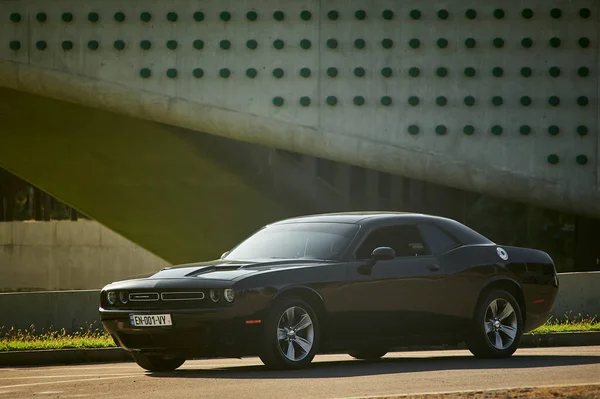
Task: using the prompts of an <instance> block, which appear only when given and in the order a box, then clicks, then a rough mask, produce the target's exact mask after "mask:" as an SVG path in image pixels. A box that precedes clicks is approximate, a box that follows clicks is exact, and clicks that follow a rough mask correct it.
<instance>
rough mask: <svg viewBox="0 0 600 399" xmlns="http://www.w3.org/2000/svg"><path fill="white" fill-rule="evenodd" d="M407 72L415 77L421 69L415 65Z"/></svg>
mask: <svg viewBox="0 0 600 399" xmlns="http://www.w3.org/2000/svg"><path fill="white" fill-rule="evenodd" d="M408 74H409V75H410V76H411V77H413V78H416V77H417V76H419V75H420V74H421V70H420V69H419V68H417V67H412V68H410V69H409V70H408Z"/></svg>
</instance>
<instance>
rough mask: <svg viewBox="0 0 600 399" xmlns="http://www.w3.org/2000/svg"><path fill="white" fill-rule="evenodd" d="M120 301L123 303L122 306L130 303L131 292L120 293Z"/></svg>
mask: <svg viewBox="0 0 600 399" xmlns="http://www.w3.org/2000/svg"><path fill="white" fill-rule="evenodd" d="M119 301H121V303H122V304H126V303H127V302H129V292H126V291H121V292H119Z"/></svg>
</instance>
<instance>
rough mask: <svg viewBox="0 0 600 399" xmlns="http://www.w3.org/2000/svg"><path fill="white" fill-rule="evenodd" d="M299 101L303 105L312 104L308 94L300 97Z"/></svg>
mask: <svg viewBox="0 0 600 399" xmlns="http://www.w3.org/2000/svg"><path fill="white" fill-rule="evenodd" d="M299 102H300V105H302V106H303V107H308V106H309V105H310V98H309V97H307V96H303V97H300V101H299Z"/></svg>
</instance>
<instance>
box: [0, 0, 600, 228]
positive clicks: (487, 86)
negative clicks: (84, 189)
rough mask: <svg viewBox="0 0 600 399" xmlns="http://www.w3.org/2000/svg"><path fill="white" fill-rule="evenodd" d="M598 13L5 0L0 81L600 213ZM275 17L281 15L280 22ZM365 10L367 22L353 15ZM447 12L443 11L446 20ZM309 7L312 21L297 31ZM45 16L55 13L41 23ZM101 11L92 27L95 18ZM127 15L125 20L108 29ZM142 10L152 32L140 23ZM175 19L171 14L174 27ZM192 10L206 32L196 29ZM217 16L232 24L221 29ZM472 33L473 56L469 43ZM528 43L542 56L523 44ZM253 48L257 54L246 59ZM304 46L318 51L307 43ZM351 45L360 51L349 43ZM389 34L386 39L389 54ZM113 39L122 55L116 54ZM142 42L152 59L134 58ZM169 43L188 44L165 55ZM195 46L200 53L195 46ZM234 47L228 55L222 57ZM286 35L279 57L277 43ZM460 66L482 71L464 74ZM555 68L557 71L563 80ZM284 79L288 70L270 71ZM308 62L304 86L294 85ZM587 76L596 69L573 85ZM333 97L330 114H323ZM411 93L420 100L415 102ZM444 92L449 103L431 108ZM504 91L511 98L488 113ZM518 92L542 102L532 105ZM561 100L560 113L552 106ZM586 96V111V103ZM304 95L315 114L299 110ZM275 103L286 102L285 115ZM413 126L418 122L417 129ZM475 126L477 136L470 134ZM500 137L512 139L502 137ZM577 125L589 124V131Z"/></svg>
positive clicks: (546, 4) (315, 1)
mask: <svg viewBox="0 0 600 399" xmlns="http://www.w3.org/2000/svg"><path fill="white" fill-rule="evenodd" d="M598 4H599V3H598V2H597V1H595V0H573V1H566V0H553V1H548V0H531V1H528V2H527V4H525V3H523V2H521V1H517V0H511V1H495V2H490V1H487V2H481V1H474V0H460V1H458V0H457V1H453V2H440V1H438V0H428V1H422V0H420V1H417V0H407V1H402V2H397V1H396V2H394V1H390V0H377V1H371V0H369V1H367V0H352V1H346V0H344V1H342V0H303V1H294V0H287V1H281V0H252V1H244V2H235V1H223V0H211V1H203V2H201V3H197V4H196V3H191V2H189V1H187V0H174V1H171V2H168V3H165V2H161V1H152V0H149V1H141V0H136V1H127V2H91V1H87V2H81V1H79V0H78V1H74V0H70V1H69V0H66V1H47V0H31V1H3V2H0V19H2V21H5V22H3V23H2V24H1V25H0V37H3V38H5V41H4V42H3V44H2V45H1V46H0V86H2V87H6V88H9V89H13V90H19V91H23V92H27V93H33V94H37V95H41V96H46V97H51V98H55V99H62V100H66V101H71V102H75V103H79V104H82V105H85V106H91V107H98V108H102V109H104V110H108V111H111V112H116V113H122V114H126V115H130V116H134V117H138V118H142V119H148V120H151V121H158V122H162V123H167V124H172V125H177V126H181V127H185V128H189V129H192V130H196V131H200V132H207V133H211V134H216V135H221V136H226V137H231V138H234V139H238V140H243V141H248V142H254V143H258V144H263V145H267V146H270V147H275V148H282V149H287V150H292V151H297V152H301V153H305V154H309V155H313V156H319V157H323V158H329V159H332V160H337V161H341V162H346V163H351V164H357V165H360V166H365V167H368V168H371V169H375V170H382V171H388V172H390V173H395V174H399V175H403V176H411V177H413V178H416V179H419V180H424V181H429V182H434V183H439V184H444V185H450V186H453V187H457V188H462V189H466V190H470V191H476V192H482V193H486V194H489V195H494V196H498V197H505V198H509V199H513V200H519V201H525V202H529V203H534V204H539V205H542V206H545V207H552V208H556V209H563V210H569V211H572V212H576V213H586V214H588V215H591V216H595V217H597V216H599V215H600V191H599V181H600V180H599V179H600V173H598V170H599V169H598V168H599V163H598V152H599V151H600V146H599V141H598V134H597V133H598V123H599V119H598V44H599V41H598V29H599V28H598V27H599V26H600V23H599V15H600V14H599V7H598ZM525 8H531V9H532V10H533V16H532V17H531V18H526V17H524V16H523V9H525ZM468 9H473V10H474V11H475V13H473V15H470V14H468V13H466V11H467V10H468ZM497 9H501V10H500V11H501V14H498V13H497ZM553 9H558V12H556V11H551V10H553ZM276 10H279V11H282V12H283V13H284V14H285V18H284V20H282V21H278V20H276V19H275V18H274V17H273V13H274V11H276ZM358 10H363V11H365V12H366V18H364V19H360V18H357V17H356V14H355V13H356V11H358ZM385 10H390V11H392V13H393V15H392V13H389V12H386V11H385ZM440 10H444V11H447V12H448V17H447V18H440V17H439V16H438V12H439V11H440ZM248 11H255V12H257V14H258V18H257V20H256V21H251V20H249V19H248V18H247V17H246V13H247V12H248ZM302 11H309V12H311V15H312V17H311V18H310V19H309V20H304V19H302V18H301V17H300V15H301V12H302ZM330 11H336V12H337V13H338V14H337V15H338V17H336V18H334V17H332V16H331V14H330ZM41 12H45V13H46V15H47V18H46V19H45V20H43V21H41V20H39V19H38V14H39V13H41ZM90 12H96V13H98V19H97V20H95V19H92V20H89V19H88V18H89V14H88V13H90ZM117 12H122V13H123V15H124V17H125V18H124V19H123V20H119V19H118V18H115V15H116V13H117ZM142 12H148V13H149V15H150V16H151V20H150V21H146V22H145V21H143V20H142V19H141V18H140V15H141V13H142ZM169 12H175V13H177V20H174V19H171V20H169V19H168V18H167V15H168V13H169ZM197 12H202V16H203V18H202V19H201V20H199V19H198V20H195V19H194V15H195V13H197ZM222 12H230V13H231V19H230V20H223V19H221V18H220V15H221V13H222ZM63 13H71V16H72V20H71V19H68V18H67V20H65V19H63V18H62V16H63ZM388 14H389V15H388ZM13 15H14V16H15V17H14V18H13V17H12V16H13ZM66 15H69V14H66ZM386 15H388V16H389V18H385V16H386ZM11 18H13V19H12V20H11ZM468 38H473V39H475V41H476V45H475V47H473V48H470V47H469V46H468V45H466V44H465V41H466V40H467V39H468ZM524 38H530V39H531V40H532V43H533V45H532V46H527V45H525V46H524V45H522V39H524ZM553 38H558V39H559V40H560V43H558V42H557V41H556V40H551V39H553ZM581 38H584V41H583V42H581V41H580V39H581ZM248 39H252V40H256V41H257V43H258V47H257V48H256V49H251V48H249V47H248V46H247V43H246V41H247V40H248ZM303 39H307V40H310V41H311V44H312V45H311V47H310V48H307V49H304V48H302V46H301V44H300V43H301V40H303ZM330 39H335V40H336V41H337V46H330V45H329V43H331V42H330V41H329V40H330ZM356 39H362V40H364V41H365V43H366V45H365V46H364V47H363V48H359V47H357V46H355V44H354V43H355V40H356ZM384 39H391V40H392V42H393V45H392V46H391V47H388V48H386V47H384V46H383V45H382V41H383V40H384ZM412 39H418V40H419V42H420V45H419V46H418V48H413V47H411V45H410V43H411V40H412ZM438 39H446V40H447V46H440V45H438ZM495 39H501V40H502V41H501V42H500V41H495ZM119 40H122V41H123V44H124V47H123V48H121V47H119V46H118V45H116V44H115V43H120V42H119ZM144 40H148V41H150V42H151V48H149V49H147V50H145V49H143V48H142V47H141V43H142V42H143V41H144ZM169 40H173V41H176V42H177V47H176V48H175V47H172V48H169V47H167V41H169ZM196 40H202V43H203V46H202V47H199V46H196V47H195V46H194V41H196ZM224 40H228V41H229V42H230V46H222V43H223V42H222V41H224ZM276 40H282V41H283V43H284V46H283V48H281V49H278V48H276V46H275V45H274V42H275V41H276ZM585 40H589V44H586V43H587V42H586V41H585ZM93 41H97V42H98V47H97V48H96V47H95V46H93V45H91V44H92V43H94V42H93ZM90 42H91V43H90ZM11 43H12V44H11ZM498 43H500V44H498ZM581 43H584V44H583V45H582V44H581ZM65 44H68V45H69V46H71V45H72V48H71V47H69V46H66V47H65ZM467 67H472V68H474V69H475V71H476V72H475V75H474V76H467V75H465V73H464V70H465V68H467ZM523 67H527V68H531V70H532V74H531V76H523V74H522V72H521V70H522V68H523ZM552 67H556V68H558V69H559V70H560V71H559V72H560V73H559V74H558V75H556V74H554V75H552V73H553V72H551V71H553V70H554V69H552V70H551V68H552ZM224 68H227V69H228V70H229V73H230V75H227V74H223V72H224ZM249 68H254V69H256V70H257V75H256V76H255V77H250V76H248V75H247V70H248V69H249ZM276 68H281V69H282V70H283V76H275V75H274V74H273V72H274V71H275V70H276ZM302 68H309V69H310V70H311V74H310V76H308V77H304V76H302V75H300V70H301V69H302ZM329 68H337V71H338V73H337V75H335V76H333V75H331V74H328V69H329ZM355 68H364V70H365V73H364V75H360V76H356V74H355ZM383 68H391V71H392V72H391V75H389V76H387V77H386V76H382V73H381V71H382V69H383ZM412 68H418V69H419V75H418V76H413V75H412V74H411V72H410V71H411V69H412ZM438 68H446V70H447V74H438ZM495 68H502V71H501V72H500V73H497V72H494V70H495ZM580 68H587V71H588V72H587V73H585V74H580ZM146 69H147V70H148V71H150V75H146V74H145V73H146V72H147V71H146ZM200 70H201V73H200ZM175 73H176V75H175ZM330 96H335V97H336V98H337V104H335V105H330V104H328V103H327V101H326V99H327V98H328V97H330ZM384 96H389V97H390V98H391V103H388V102H385V103H382V98H383V97H384ZM411 96H415V97H418V98H419V104H418V105H411V104H410V103H409V98H410V97H411ZM440 96H445V97H446V98H447V104H446V105H438V104H437V103H436V100H437V99H438V98H439V97H440ZM467 96H473V97H474V101H475V103H474V104H473V105H469V104H465V98H467ZM495 96H499V97H502V100H503V102H502V104H498V105H494V104H493V103H492V99H493V98H494V97H495ZM523 96H529V97H530V98H531V101H532V103H531V104H530V105H526V104H525V105H523V104H521V102H520V101H521V97H523ZM551 96H557V97H559V99H560V103H559V104H554V105H552V104H550V103H549V99H550V97H551ZM583 96H585V97H586V98H587V102H585V104H579V103H578V98H579V97H582V98H583ZM303 97H307V98H308V99H310V104H308V103H306V102H304V103H301V99H302V101H304V100H306V99H303ZM359 97H360V98H362V99H363V100H364V104H362V100H360V98H359ZM279 98H281V99H282V100H283V103H282V104H279V103H278V102H277V101H275V103H274V100H278V99H279ZM359 100H360V101H359ZM357 101H358V103H357ZM386 101H387V99H386ZM361 104H362V105H361ZM5 107H6V109H7V111H6V112H5V115H6V116H7V118H9V119H11V118H15V119H16V118H20V119H18V120H17V121H16V122H15V124H20V123H22V122H23V120H25V119H28V118H27V116H22V115H19V114H18V113H17V111H18V109H17V110H15V109H14V107H11V102H8V104H6V105H5ZM0 109H2V105H1V104H0ZM31 112H33V111H31ZM411 125H414V126H415V127H416V128H418V131H416V130H415V131H413V133H414V134H411V132H410V131H409V127H410V126H411ZM469 125H472V126H473V127H474V133H473V134H465V133H464V130H463V129H464V127H465V126H469ZM496 125H498V126H500V127H501V131H500V130H497V131H496V130H495V129H492V127H494V126H496ZM522 126H528V127H529V128H530V129H531V131H530V132H528V131H527V130H522V129H521V127H522ZM553 126H556V127H557V128H558V129H557V130H556V129H555V128H554V127H553ZM579 126H584V127H586V129H587V130H586V129H584V130H582V131H581V132H580V133H578V127H579ZM438 127H439V128H440V129H442V127H444V128H445V130H444V129H442V130H439V129H438ZM551 127H552V128H551ZM550 128H551V129H550ZM522 132H523V133H522ZM0 133H1V132H0ZM496 133H497V134H496ZM526 133H528V134H526ZM552 133H556V134H552ZM584 133H585V134H584ZM0 137H1V136H0ZM30 145H31V141H26V145H23V144H20V145H19V146H18V147H10V152H12V153H14V154H16V155H14V159H11V156H10V154H5V153H1V149H0V158H2V159H3V162H6V165H7V166H9V167H10V169H11V170H15V171H19V170H23V169H24V166H23V163H24V162H26V160H24V157H22V156H20V155H19V154H20V153H21V151H27V150H29V149H30ZM171 145H174V144H172V143H171ZM173 148H174V147H173ZM165 150H168V149H167V148H165ZM584 157H586V158H584ZM578 160H579V161H578ZM586 160H587V162H585V161H586ZM92 216H94V217H95V215H92ZM97 219H98V218H97Z"/></svg>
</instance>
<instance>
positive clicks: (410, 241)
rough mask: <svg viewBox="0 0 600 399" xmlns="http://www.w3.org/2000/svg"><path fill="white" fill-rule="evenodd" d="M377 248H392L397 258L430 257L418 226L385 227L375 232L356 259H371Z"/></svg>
mask: <svg viewBox="0 0 600 399" xmlns="http://www.w3.org/2000/svg"><path fill="white" fill-rule="evenodd" d="M377 247H390V248H393V249H394V251H396V257H406V256H423V255H429V251H428V250H427V247H426V245H425V243H424V241H423V239H422V238H421V234H420V233H419V230H418V229H417V227H416V226H397V227H384V228H381V229H378V230H375V231H374V232H372V233H371V234H369V236H368V237H367V238H366V240H365V241H364V242H363V243H362V245H361V246H360V247H359V248H358V250H357V251H356V259H369V258H370V257H371V253H372V252H373V250H374V249H375V248H377Z"/></svg>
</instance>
